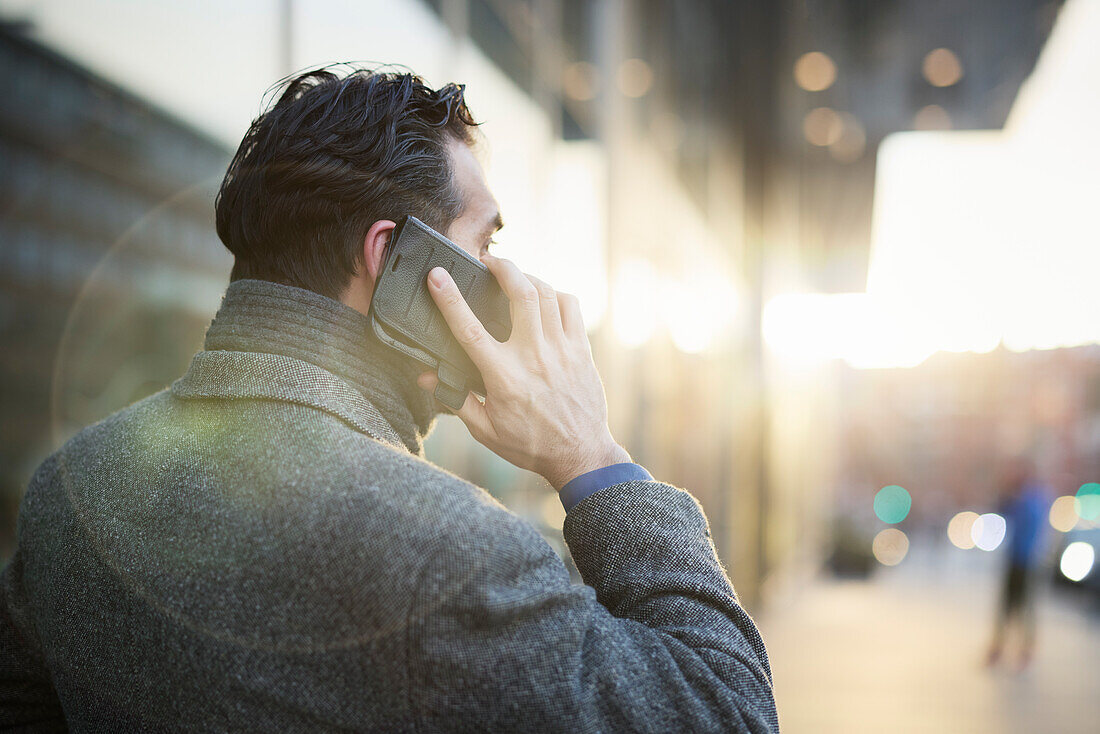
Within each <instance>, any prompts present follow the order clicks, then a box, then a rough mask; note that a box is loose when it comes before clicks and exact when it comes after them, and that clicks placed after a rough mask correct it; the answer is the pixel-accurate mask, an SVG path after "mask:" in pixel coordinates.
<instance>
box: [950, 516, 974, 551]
mask: <svg viewBox="0 0 1100 734" xmlns="http://www.w3.org/2000/svg"><path fill="white" fill-rule="evenodd" d="M977 520H978V513H976V512H970V511H969V510H966V511H964V512H960V513H958V514H957V515H955V516H954V517H953V518H951V522H949V523H947V539H948V540H950V541H951V544H952V545H953V546H955V547H956V548H961V549H963V550H970V549H971V548H973V547H974V538H973V537H972V536H971V531H973V529H974V523H975V522H977Z"/></svg>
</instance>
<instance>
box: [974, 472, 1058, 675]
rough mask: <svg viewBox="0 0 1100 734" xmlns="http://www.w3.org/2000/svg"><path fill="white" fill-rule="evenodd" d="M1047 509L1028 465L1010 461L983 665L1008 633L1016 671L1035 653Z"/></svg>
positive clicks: (995, 654)
mask: <svg viewBox="0 0 1100 734" xmlns="http://www.w3.org/2000/svg"><path fill="white" fill-rule="evenodd" d="M1049 508H1050V501H1049V492H1048V490H1047V488H1046V487H1045V486H1044V485H1043V484H1042V483H1041V482H1040V481H1039V480H1038V478H1037V477H1036V475H1035V468H1034V465H1033V464H1032V463H1031V462H1030V461H1029V460H1027V459H1016V460H1014V461H1013V462H1012V463H1011V465H1010V467H1009V469H1008V471H1007V472H1006V475H1005V479H1004V482H1003V484H1002V494H1001V504H1000V512H1001V514H1002V515H1003V516H1004V518H1005V524H1006V525H1007V538H1006V541H1007V542H1006V545H1007V547H1008V559H1007V563H1006V565H1005V576H1004V585H1003V587H1002V591H1001V602H1000V607H999V609H998V612H997V619H996V622H995V624H994V629H993V641H992V643H991V644H990V647H989V652H988V654H987V658H986V662H987V664H988V665H991V666H992V665H994V664H996V663H997V661H998V660H1000V658H1001V655H1002V654H1003V652H1004V649H1005V642H1006V638H1007V635H1008V630H1009V628H1010V627H1011V626H1012V625H1013V624H1015V626H1016V627H1017V628H1018V629H1019V632H1020V656H1019V659H1018V666H1019V668H1020V669H1021V670H1022V669H1024V668H1026V667H1027V666H1028V665H1029V664H1030V663H1031V659H1032V657H1033V656H1034V653H1035V636H1036V635H1035V629H1036V625H1035V602H1034V597H1035V591H1034V587H1035V573H1034V571H1035V566H1036V565H1038V561H1039V559H1040V556H1041V552H1042V547H1043V523H1044V520H1045V519H1046V515H1047V512H1048V510H1049Z"/></svg>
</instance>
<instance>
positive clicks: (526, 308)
mask: <svg viewBox="0 0 1100 734" xmlns="http://www.w3.org/2000/svg"><path fill="white" fill-rule="evenodd" d="M482 262H484V263H485V265H486V266H487V267H488V268H489V272H490V273H492V274H493V277H495V278H496V279H497V282H498V283H500V288H501V290H503V291H504V295H506V296H508V301H509V303H510V304H511V307H512V331H513V332H514V331H516V330H517V329H518V330H519V331H520V332H523V333H528V334H531V333H536V334H537V333H539V332H540V331H541V330H542V309H541V308H539V292H538V289H537V288H536V287H535V284H534V283H532V282H531V281H530V280H528V279H527V276H526V275H524V274H523V273H522V272H521V271H520V269H519V268H517V267H516V266H515V264H514V263H513V262H511V261H510V260H505V259H503V258H499V257H495V256H493V255H488V254H486V255H485V256H483V257H482Z"/></svg>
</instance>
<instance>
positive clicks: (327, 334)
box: [173, 279, 435, 455]
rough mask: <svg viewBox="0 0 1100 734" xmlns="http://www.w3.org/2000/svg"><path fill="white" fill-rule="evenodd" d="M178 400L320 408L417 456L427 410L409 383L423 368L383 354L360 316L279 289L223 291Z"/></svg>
mask: <svg viewBox="0 0 1100 734" xmlns="http://www.w3.org/2000/svg"><path fill="white" fill-rule="evenodd" d="M203 348H204V351H202V352H199V354H197V355H196V356H195V360H194V361H193V363H192V365H191V369H190V370H189V371H188V373H187V375H186V376H185V377H184V378H183V379H182V380H181V381H180V382H179V383H177V386H175V387H174V388H173V391H174V392H175V393H176V394H177V395H179V396H180V397H214V396H217V397H225V398H233V397H242V398H244V397H264V398H271V399H278V400H288V401H291V402H297V403H300V404H304V405H313V406H315V407H318V408H321V409H323V410H327V411H329V412H330V413H333V414H334V415H338V416H339V417H340V418H342V419H344V420H345V421H347V422H348V423H349V424H351V425H352V426H355V427H356V428H357V429H359V430H363V431H364V432H365V433H368V434H370V435H373V436H375V437H376V438H380V439H381V440H384V441H389V440H390V439H391V438H392V437H393V436H394V435H396V436H397V437H398V440H399V443H400V444H401V445H403V446H404V447H405V448H406V449H408V450H409V452H410V453H413V454H417V455H420V454H422V452H423V438H424V437H425V436H426V435H427V434H428V432H429V431H430V430H431V427H432V423H433V422H434V418H435V407H434V404H433V402H432V399H431V396H430V395H428V394H427V393H426V392H424V391H423V390H421V389H420V388H419V387H417V385H416V376H417V374H418V373H419V372H421V371H423V370H424V369H425V368H424V367H423V365H420V364H419V363H417V362H415V360H413V359H412V358H411V357H407V356H405V355H403V354H400V353H398V352H397V351H395V350H393V349H391V348H390V347H388V346H387V345H385V344H383V343H382V342H381V341H379V340H378V338H377V337H375V336H374V334H373V333H372V331H371V328H370V322H369V319H368V318H367V316H366V315H364V314H362V313H360V312H359V311H356V310H355V309H353V308H350V307H349V306H347V305H345V304H343V303H341V302H340V301H337V300H334V299H331V298H328V297H326V296H323V295H320V294H318V293H314V292H313V291H309V290H305V289H302V288H296V287H294V286H290V285H285V284H281V283H274V282H271V281H265V280H252V279H243V280H237V281H234V282H232V283H230V284H229V287H228V288H227V289H226V292H225V296H224V297H223V299H222V303H221V307H220V308H219V309H218V313H217V315H216V316H215V317H214V320H213V322H211V324H210V327H209V329H207V332H206V340H205V342H204V347H203Z"/></svg>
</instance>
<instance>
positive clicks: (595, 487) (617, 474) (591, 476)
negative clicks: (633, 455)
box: [558, 462, 653, 512]
mask: <svg viewBox="0 0 1100 734" xmlns="http://www.w3.org/2000/svg"><path fill="white" fill-rule="evenodd" d="M652 479H653V477H652V476H650V474H649V472H647V471H646V470H645V469H643V468H642V467H641V466H639V465H638V464H631V463H630V462H624V463H622V464H612V465H611V466H605V467H603V468H602V469H594V470H592V471H590V472H585V473H584V474H581V475H580V476H579V477H575V478H574V479H571V480H570V481H568V482H567V483H566V484H565V486H564V487H562V488H561V492H559V493H558V497H560V498H561V503H562V506H564V507H565V511H566V512H569V511H570V510H571V509H573V507H574V506H576V505H577V504H578V503H580V501H581V500H583V499H584V498H586V497H589V496H591V495H594V494H596V492H599V491H600V490H601V489H607V488H608V487H610V486H612V485H615V484H622V483H623V482H637V481H652Z"/></svg>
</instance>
